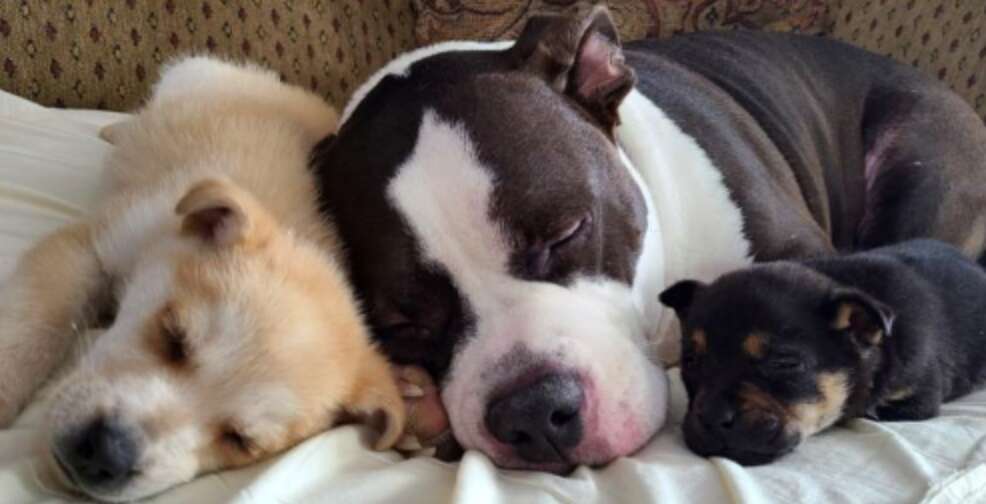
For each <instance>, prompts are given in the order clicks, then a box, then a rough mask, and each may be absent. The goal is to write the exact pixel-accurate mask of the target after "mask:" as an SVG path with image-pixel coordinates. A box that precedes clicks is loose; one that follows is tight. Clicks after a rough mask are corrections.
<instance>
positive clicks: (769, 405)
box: [737, 383, 790, 425]
mask: <svg viewBox="0 0 986 504" xmlns="http://www.w3.org/2000/svg"><path fill="white" fill-rule="evenodd" d="M737 399H738V400H739V410H740V412H741V413H742V415H743V418H746V419H748V420H749V421H750V423H757V422H758V421H759V420H761V419H762V418H763V417H764V416H766V415H767V414H772V415H774V416H776V417H777V418H779V419H780V420H781V421H782V422H784V424H785V425H786V424H787V422H788V420H789V418H790V414H789V411H788V409H787V408H785V407H784V405H783V404H781V403H780V402H779V401H777V400H776V399H774V398H773V397H771V396H770V394H768V393H766V392H764V391H763V390H762V389H761V388H760V387H757V386H756V385H753V384H751V383H744V384H743V385H742V386H741V387H740V389H739V393H737Z"/></svg>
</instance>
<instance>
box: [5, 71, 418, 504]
mask: <svg viewBox="0 0 986 504" xmlns="http://www.w3.org/2000/svg"><path fill="white" fill-rule="evenodd" d="M335 125H336V114H335V112H334V110H332V109H331V108H330V107H329V106H328V105H327V104H326V103H324V102H323V101H322V100H321V99H319V98H318V97H316V96H314V95H312V94H310V93H308V92H306V91H304V90H301V89H299V88H295V87H291V86H288V85H285V84H282V83H280V82H279V81H278V78H277V76H276V75H275V74H274V73H272V72H269V71H266V70H263V69H260V68H257V67H253V66H239V65H234V64H231V63H226V62H222V61H218V60H213V59H209V58H205V57H192V58H189V59H185V60H182V61H179V62H177V63H176V64H174V65H172V66H170V67H168V68H166V69H165V70H164V72H163V76H162V78H161V81H160V82H159V83H158V84H157V87H156V88H155V89H154V93H153V96H152V97H151V99H150V101H149V102H148V103H147V104H146V106H145V107H144V108H143V109H142V110H141V111H140V112H139V113H138V114H137V115H136V116H135V117H134V119H133V120H131V121H126V122H123V123H119V124H116V125H112V126H110V127H108V128H106V129H105V130H104V131H103V135H104V137H105V138H107V139H108V140H110V141H111V143H113V144H115V146H116V148H115V149H114V151H113V152H112V154H111V155H110V157H109V159H108V161H107V166H106V179H107V185H108V192H107V197H106V198H105V200H104V201H103V204H102V206H101V208H100V209H99V210H98V211H97V212H95V213H94V214H93V215H92V217H91V218H89V219H87V220H86V221H84V222H81V223H78V224H76V225H73V226H70V227H66V228H65V229H62V230H60V231H58V232H56V233H55V234H53V235H51V236H49V237H48V238H46V239H45V240H44V241H42V242H41V243H39V244H38V245H37V246H35V247H34V248H33V249H32V250H30V251H29V252H28V253H27V254H26V255H25V256H24V257H23V258H22V260H21V261H20V263H19V265H18V268H17V269H16V271H15V272H14V273H13V275H12V277H11V278H10V279H9V280H7V281H6V282H5V283H4V284H3V289H2V291H0V425H7V424H9V423H10V422H11V421H12V420H13V419H14V417H15V416H16V415H17V414H18V412H19V411H20V410H21V408H22V406H23V405H24V404H25V403H26V402H27V401H28V400H29V399H30V398H31V397H32V395H33V394H34V393H35V391H36V389H38V388H39V387H40V386H42V384H43V383H44V382H45V380H46V378H48V377H49V376H51V374H52V372H53V371H54V370H55V369H56V368H57V367H59V365H60V363H62V362H63V361H65V360H66V357H67V356H68V355H70V354H71V350H70V349H71V348H72V347H73V345H74V344H76V343H78V340H79V334H80V332H81V330H82V329H81V328H84V327H88V326H91V325H93V324H94V323H96V322H97V320H96V319H98V318H99V316H100V314H102V313H104V312H107V311H109V312H115V319H113V320H112V322H111V324H110V325H109V326H108V328H106V330H105V332H103V333H102V335H101V336H99V337H98V339H96V340H95V341H93V342H92V343H91V345H89V346H88V347H86V348H83V349H82V350H81V354H80V356H79V359H78V361H77V362H76V363H75V364H74V365H71V366H70V368H69V369H67V370H66V372H65V373H64V375H63V376H62V377H60V378H59V379H58V380H56V381H55V382H54V383H53V385H52V387H53V388H52V389H51V390H50V393H49V394H46V395H47V396H48V397H49V403H50V405H49V406H47V407H48V408H49V413H48V414H47V420H46V426H45V433H46V434H45V435H46V440H45V445H44V446H43V448H42V449H43V450H44V453H45V456H46V458H47V459H48V461H49V462H50V464H51V467H52V469H54V471H55V473H56V474H59V475H61V476H62V477H63V479H64V480H66V482H67V483H69V484H70V486H71V487H74V489H76V490H78V491H81V492H82V493H84V494H86V495H87V496H89V497H92V498H96V499H100V500H104V501H125V500H132V499H136V498H141V497H145V496H149V495H152V494H155V493H158V492H160V491H162V490H164V489H167V488H169V487H171V486H173V485H176V484H178V483H182V482H185V481H188V480H190V479H192V478H194V477H195V476H196V475H198V474H201V473H203V472H208V471H215V470H219V469H223V468H230V467H236V466H241V465H244V464H249V463H252V462H255V461H258V460H261V459H263V458H265V457H268V456H270V455H272V454H275V453H278V452H280V451H282V450H285V449H287V448H289V447H291V446H292V445H294V444H296V443H298V442H299V441H301V440H303V439H305V438H307V437H309V436H311V435H313V434H315V433H317V432H320V431H323V430H325V429H326V428H328V427H330V426H332V425H333V424H334V423H335V422H337V421H338V420H339V419H340V418H341V417H342V416H343V415H348V414H356V415H368V416H371V417H374V418H379V415H378V413H383V416H384V420H385V423H384V427H383V431H382V435H381V437H380V438H379V439H378V440H377V442H376V448H378V449H384V448H389V447H391V446H392V445H394V443H395V442H397V440H398V437H399V436H400V434H401V430H402V429H403V426H404V406H403V403H402V401H401V397H400V393H399V391H398V387H397V385H396V383H395V382H394V380H393V379H392V378H391V375H390V370H389V367H388V364H387V362H386V360H385V359H384V358H383V357H382V356H381V355H380V354H379V353H378V352H377V351H376V349H375V348H374V346H373V345H372V344H371V342H370V339H369V336H368V333H367V330H366V329H365V326H364V323H363V319H362V316H361V313H360V311H359V308H358V305H357V303H356V301H355V299H354V297H353V295H352V294H351V291H350V287H349V284H348V282H347V279H346V276H345V275H344V273H343V269H342V266H341V265H340V264H339V262H338V261H337V255H338V253H339V243H338V242H337V241H336V238H335V236H334V234H333V232H332V228H331V226H330V223H329V222H327V220H326V219H325V218H323V217H322V216H321V215H320V214H319V212H318V209H317V206H316V192H315V186H314V181H313V180H312V177H311V175H310V174H309V172H308V170H307V166H308V156H309V152H310V149H311V147H312V145H313V144H314V143H315V142H316V141H317V140H318V139H319V138H321V137H323V136H324V135H326V134H329V133H331V132H332V131H333V130H334V128H335Z"/></svg>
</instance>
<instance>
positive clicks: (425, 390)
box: [393, 366, 449, 457]
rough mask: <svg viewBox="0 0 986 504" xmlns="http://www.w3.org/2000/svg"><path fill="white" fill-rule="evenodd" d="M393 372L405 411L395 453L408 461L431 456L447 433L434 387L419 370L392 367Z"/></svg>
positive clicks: (437, 391) (435, 387) (425, 372)
mask: <svg viewBox="0 0 986 504" xmlns="http://www.w3.org/2000/svg"><path fill="white" fill-rule="evenodd" d="M393 372H394V377H395V378H396V379H397V384H398V388H399V389H400V392H401V396H402V397H403V399H404V405H405V407H406V408H407V425H406V428H405V430H404V436H403V437H402V438H401V440H400V441H399V442H398V443H397V449H398V451H401V452H403V453H405V454H406V455H408V456H411V457H415V456H432V455H434V454H435V449H436V448H435V447H436V445H437V444H439V443H440V442H441V441H442V440H443V439H444V438H445V437H446V436H445V434H446V433H448V431H449V421H448V415H447V414H446V412H445V407H444V406H442V398H441V395H440V394H439V390H438V387H437V386H436V385H435V382H434V381H433V380H432V378H431V375H429V374H428V372H427V371H425V370H424V369H422V368H420V367H417V366H394V368H393Z"/></svg>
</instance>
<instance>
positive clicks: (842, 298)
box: [826, 288, 896, 346]
mask: <svg viewBox="0 0 986 504" xmlns="http://www.w3.org/2000/svg"><path fill="white" fill-rule="evenodd" d="M826 311H827V312H828V316H829V317H831V321H832V328H833V329H836V330H839V331H849V333H851V334H852V336H853V337H854V338H855V339H856V341H858V342H859V343H860V344H862V345H864V346H874V345H877V344H879V343H880V341H881V340H882V339H883V338H884V337H885V336H890V334H891V331H892V330H893V325H894V319H895V318H896V314H895V313H894V311H893V309H891V308H890V307H889V306H887V305H885V304H883V303H881V302H880V301H877V300H876V299H874V298H873V297H872V296H870V295H869V294H866V293H864V292H862V291H859V290H856V289H843V288H840V289H836V290H835V291H834V292H833V293H832V295H831V296H830V298H829V301H828V303H827V304H826Z"/></svg>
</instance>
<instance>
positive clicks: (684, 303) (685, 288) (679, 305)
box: [658, 280, 705, 318]
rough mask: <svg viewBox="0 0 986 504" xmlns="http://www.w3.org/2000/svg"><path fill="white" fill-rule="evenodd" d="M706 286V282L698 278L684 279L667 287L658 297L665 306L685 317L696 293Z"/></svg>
mask: <svg viewBox="0 0 986 504" xmlns="http://www.w3.org/2000/svg"><path fill="white" fill-rule="evenodd" d="M704 287H705V284H703V283H702V282H699V281H697V280H682V281H680V282H678V283H676V284H674V285H672V286H671V287H668V288H667V289H665V290H664V292H662V293H661V295H660V296H659V297H658V299H659V300H660V301H661V303H662V304H664V306H667V307H668V308H671V309H673V310H674V311H675V312H677V313H678V317H679V318H684V317H685V316H687V315H688V309H689V308H691V306H692V301H694V300H695V294H696V293H698V291H699V290H701V289H703V288H704Z"/></svg>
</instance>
